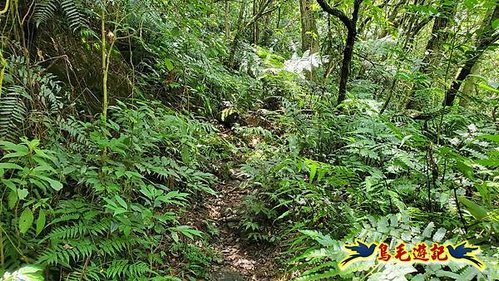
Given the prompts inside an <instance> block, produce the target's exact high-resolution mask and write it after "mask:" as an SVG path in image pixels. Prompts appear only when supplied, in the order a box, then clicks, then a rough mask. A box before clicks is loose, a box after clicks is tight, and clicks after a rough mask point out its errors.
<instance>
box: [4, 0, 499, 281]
mask: <svg viewBox="0 0 499 281" xmlns="http://www.w3.org/2000/svg"><path fill="white" fill-rule="evenodd" d="M10 2H13V3H17V5H16V6H15V7H14V8H13V9H12V10H9V12H8V13H5V14H0V17H1V18H0V19H1V23H2V28H3V29H4V30H5V32H4V33H2V35H0V38H1V41H0V42H1V45H0V67H1V68H0V70H1V73H2V75H1V76H0V82H1V83H0V86H1V87H0V91H1V92H0V93H1V96H0V137H1V141H0V152H1V155H2V158H1V161H0V175H1V184H0V185H1V189H0V193H1V194H2V196H1V200H0V202H1V204H0V215H1V216H0V275H4V277H3V278H2V280H18V279H15V278H16V277H15V276H14V277H13V275H12V272H15V271H16V270H18V269H20V270H19V271H16V273H15V274H24V275H25V276H28V277H29V278H32V279H31V280H42V279H43V278H45V279H46V280H199V279H202V278H206V277H207V276H208V272H209V270H210V267H211V266H212V265H213V264H214V263H216V262H217V260H218V259H219V257H218V255H219V253H216V252H215V251H214V249H213V246H212V245H211V242H212V238H213V236H215V235H216V233H217V231H216V230H213V227H212V226H210V222H208V221H202V225H199V223H198V222H199V218H192V217H191V216H192V215H193V214H192V210H191V208H192V207H193V206H194V205H195V204H198V203H200V202H203V200H205V198H206V197H207V196H212V195H214V194H215V190H214V187H215V185H216V184H217V182H219V181H223V180H224V179H225V178H227V177H228V173H229V170H230V169H240V171H241V173H242V174H243V175H244V176H245V180H244V182H243V183H242V186H243V187H244V188H246V189H248V190H249V195H248V196H247V197H246V198H245V202H244V204H243V206H241V212H242V218H243V219H242V220H241V221H240V222H238V226H237V229H236V230H235V231H238V233H239V235H240V236H241V237H242V238H243V239H244V240H246V241H250V242H251V243H255V244H256V245H259V246H261V247H262V248H263V249H264V248H265V247H267V246H268V245H269V244H272V245H279V246H280V248H282V249H284V250H283V252H282V253H280V255H281V257H282V259H281V260H280V261H279V262H281V263H282V267H281V268H282V272H281V273H282V275H283V276H285V277H283V278H289V279H295V280H351V279H356V280H357V279H359V278H361V277H366V279H369V280H407V279H408V280H452V279H458V280H476V279H478V280H496V279H498V278H499V265H498V260H499V252H498V247H499V241H498V238H497V237H498V235H497V233H498V231H499V213H498V204H499V202H498V191H499V190H498V183H497V181H498V177H499V174H498V171H499V170H498V169H499V159H498V156H499V154H498V152H497V147H498V145H499V134H498V132H497V123H496V122H495V114H496V109H497V102H496V95H497V94H498V90H497V89H495V88H494V87H493V86H494V85H493V84H494V83H493V82H494V81H493V77H494V75H496V74H497V69H494V67H493V66H494V65H495V66H497V61H494V59H491V61H492V62H489V63H488V64H489V65H487V66H486V67H484V68H487V69H486V71H483V72H484V74H483V75H482V76H481V77H478V75H476V77H474V78H475V79H477V81H479V82H477V83H476V84H477V85H479V87H476V89H475V90H476V93H477V94H476V96H475V97H473V98H469V99H465V98H464V97H463V98H462V102H461V103H462V104H463V105H457V104H456V105H454V106H450V107H449V106H445V107H441V106H440V100H441V99H442V98H443V96H444V93H443V90H442V86H441V85H440V84H444V87H445V86H447V84H449V83H450V81H445V82H444V81H442V78H441V76H442V75H443V76H445V77H448V76H452V75H450V74H449V73H451V72H452V71H450V70H449V69H451V68H452V69H457V68H458V67H457V66H456V65H455V64H452V63H453V62H454V61H459V58H461V57H463V56H465V55H466V54H467V51H469V50H468V49H472V48H473V46H471V45H470V44H469V42H468V41H466V42H455V41H452V42H450V43H449V44H450V45H451V43H452V44H458V43H462V46H460V47H459V48H456V49H455V50H454V49H452V50H451V51H449V52H450V54H451V55H450V57H451V59H449V63H448V64H447V65H445V66H443V65H441V64H437V63H435V65H434V68H435V70H434V73H433V75H428V73H422V72H423V71H422V70H420V69H419V68H418V67H419V66H420V65H421V60H420V59H419V56H420V53H421V52H418V50H413V51H414V52H412V53H410V52H408V51H407V49H404V48H405V47H406V46H407V42H406V41H405V40H409V39H407V38H411V35H410V34H405V33H401V34H398V33H397V32H396V30H390V32H391V33H393V34H392V36H388V34H385V35H386V36H383V37H380V38H377V37H375V36H373V37H369V36H368V35H369V34H367V32H366V34H362V35H363V36H361V37H362V39H361V40H360V42H358V44H357V46H356V51H357V52H358V54H359V56H358V58H356V59H355V60H354V62H353V64H352V79H351V83H350V84H351V85H350V89H349V92H348V95H347V98H346V99H345V100H344V101H342V102H341V103H340V104H339V105H337V104H336V101H337V94H336V93H337V88H336V86H335V85H336V84H335V80H334V79H331V77H329V75H333V76H334V75H335V73H336V72H339V70H338V69H336V68H335V67H334V66H333V63H330V62H327V63H324V62H322V61H320V60H319V59H318V58H317V57H314V56H313V55H310V54H308V56H307V53H306V52H305V54H304V55H303V56H302V57H300V56H298V55H297V52H296V51H295V50H294V49H293V48H294V47H293V46H292V44H291V43H292V42H294V41H296V37H299V27H296V26H294V25H293V21H294V17H296V14H295V12H293V11H294V5H295V4H296V3H288V2H285V1H275V2H276V3H278V4H277V6H276V7H278V8H279V21H278V22H277V27H276V28H275V29H271V28H270V27H267V28H263V27H262V29H264V30H265V31H262V33H263V35H262V39H261V42H260V44H257V45H258V46H257V45H255V44H250V41H251V32H250V28H249V27H250V26H251V25H252V24H253V23H252V22H251V21H250V22H242V23H241V22H239V21H241V19H240V17H241V16H240V13H236V12H234V11H232V12H231V13H227V12H226V14H225V17H220V16H218V15H219V14H220V9H221V6H223V4H222V3H212V2H210V1H202V0H196V1H182V5H178V3H175V1H162V2H159V1H136V2H133V1H132V2H128V1H109V2H108V1H102V2H98V3H97V2H95V3H94V2H91V3H90V2H88V1H34V2H32V4H33V5H34V10H33V11H32V10H31V8H30V9H28V7H29V5H27V4H26V3H24V2H23V3H21V1H10ZM28 2H29V1H28ZM184 2H185V3H184ZM269 2H272V1H269ZM371 2H373V3H374V2H375V1H370V4H373V3H371ZM464 2H467V1H464ZM468 2H469V1H468ZM475 2H476V3H475V4H476V5H479V4H480V3H481V2H480V1H475ZM482 2H483V1H482ZM485 2H487V1H485ZM7 3H9V2H7ZM245 3H246V1H242V2H241V5H242V7H241V8H244V5H245ZM477 3H478V4H477ZM487 3H488V2H487ZM489 4H490V3H489ZM466 5H468V4H466V3H464V4H463V7H468V6H466ZM480 5H482V6H480V7H481V9H482V10H484V9H485V8H483V7H488V6H486V5H487V4H480ZM235 6H236V4H233V8H234V9H236V8H235ZM237 6H239V5H237ZM416 6H417V5H415V6H414V7H412V6H411V7H412V8H413V9H415V10H414V11H413V12H414V14H415V15H421V14H422V15H425V13H429V12H428V11H427V10H425V9H423V8H424V7H426V6H424V5H421V7H419V9H420V10H417V9H416V8H417V7H416ZM423 6H424V7H423ZM426 8H428V7H426ZM472 8H473V6H470V7H468V8H466V9H467V10H465V12H463V13H471V11H472V10H473V9H472ZM14 9H16V11H17V12H12V11H13V10H14ZM264 9H265V8H264ZM276 9H277V8H276ZM428 9H429V8H428ZM482 10H480V11H482ZM373 11H375V12H372V11H370V12H369V13H371V14H368V12H366V14H367V15H369V16H370V17H371V18H374V19H377V16H379V15H378V14H377V13H381V12H380V11H379V9H373ZM376 11H377V12H376ZM281 12H282V13H283V15H282V19H281ZM20 14H26V15H27V17H28V18H29V21H30V22H29V24H27V23H24V22H21V21H20V20H19V19H20ZM284 14H286V15H284ZM475 16H476V17H478V15H475ZM249 19H250V20H251V17H249ZM261 20H262V21H263V20H269V19H266V18H263V19H261ZM281 20H282V21H283V23H281V22H280V21H281ZM377 20H379V19H377ZM269 21H270V22H272V19H270V20H269ZM321 21H324V22H327V23H328V24H329V25H328V28H329V30H330V31H328V32H331V30H332V29H334V27H331V19H329V18H328V19H327V20H326V19H321ZM230 22H233V23H234V26H231V25H230V24H228V23H230ZM375 23H379V22H375ZM280 24H281V25H280ZM469 24H470V23H469V22H465V23H463V25H464V26H466V27H467V25H469ZM269 26H270V24H269ZM382 26H384V25H382ZM495 28H497V26H496V27H495ZM376 31H377V29H376ZM231 32H232V33H233V34H232V35H231ZM324 32H326V31H324ZM373 32H374V31H373ZM427 32H428V31H427ZM30 34H31V35H30ZM101 35H102V36H103V37H101ZM452 35H453V37H452V40H458V39H459V38H461V37H460V36H459V35H460V34H459V32H457V31H456V33H455V34H452ZM456 38H457V39H456ZM463 38H464V37H463ZM231 39H232V40H231ZM419 40H421V39H419ZM449 40H451V39H449ZM323 41H324V42H322V43H321V44H323V49H324V50H323V52H327V54H328V56H331V57H333V56H335V55H338V54H336V52H337V50H336V49H338V48H339V47H342V45H343V43H342V42H341V40H335V39H334V38H332V37H327V38H325V39H324V40H323ZM104 42H106V43H104ZM290 46H291V47H290ZM446 48H450V47H449V46H446ZM415 49H417V48H415ZM449 50H450V49H449ZM453 52H456V53H453ZM302 53H303V52H302ZM409 53H410V54H409ZM360 54H362V55H360ZM445 54H446V55H449V53H448V52H446V53H445ZM101 55H102V56H101ZM493 55H495V56H496V55H497V53H495V54H493ZM102 58H104V60H102ZM367 58H369V59H367ZM106 59H107V64H108V69H107V70H106V63H105V62H106ZM315 60H317V61H315ZM310 61H315V62H312V64H314V65H315V67H314V70H313V71H308V70H310V68H309V67H310ZM484 64H485V63H484ZM102 66H104V67H103V70H102V68H101V67H102ZM444 70H445V71H446V73H445V74H441V72H444ZM101 71H103V72H101ZM331 73H333V74H331ZM309 75H314V76H315V79H309V77H308V76H309ZM103 76H106V79H102V77H103ZM445 77H444V78H445ZM491 77H492V78H491ZM445 79H447V78H445ZM445 79H443V80H445ZM103 81H106V82H105V83H104V82H103ZM496 82H497V81H496ZM104 89H105V90H104ZM105 91H109V97H110V98H109V102H110V104H111V105H110V106H109V108H107V107H106V106H103V105H102V104H103V103H104V100H105V99H106V98H105V97H103V92H105ZM408 93H411V95H412V93H414V95H412V96H410V95H409V94H408ZM408 102H410V103H411V104H412V105H416V106H412V108H410V109H409V110H406V109H405V107H406V104H407V103H408ZM105 104H107V100H105ZM355 238H359V239H362V240H364V241H368V242H381V241H384V242H386V243H388V244H390V246H391V247H392V248H393V247H394V246H395V244H397V243H398V242H399V241H405V242H406V243H409V244H410V243H417V242H427V243H429V244H431V242H441V243H458V242H460V241H464V240H467V241H469V242H470V243H472V244H473V245H478V246H480V247H481V252H480V255H479V257H480V258H481V259H482V260H483V261H485V263H486V268H485V270H484V271H479V270H478V269H476V268H475V267H473V266H471V265H463V264H459V263H455V262H449V263H448V264H444V265H441V264H430V265H420V264H402V265H401V264H394V263H388V264H381V263H378V262H375V261H373V260H371V261H363V262H360V263H357V264H354V265H352V266H350V267H348V268H347V269H345V270H340V269H339V267H338V262H340V261H341V260H342V259H343V258H344V257H345V252H344V251H343V250H342V246H343V245H344V244H345V243H350V242H353V241H354V239H355ZM37 278H38V279H37Z"/></svg>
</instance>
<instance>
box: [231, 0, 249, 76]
mask: <svg viewBox="0 0 499 281" xmlns="http://www.w3.org/2000/svg"><path fill="white" fill-rule="evenodd" d="M245 9H246V0H243V1H241V7H240V9H239V16H238V18H237V30H236V34H235V35H234V41H232V47H231V48H230V54H229V66H230V67H231V68H234V66H235V62H236V52H237V47H238V44H239V39H240V37H241V32H242V27H243V20H244V10H245Z"/></svg>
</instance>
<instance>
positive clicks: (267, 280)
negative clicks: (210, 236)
mask: <svg viewBox="0 0 499 281" xmlns="http://www.w3.org/2000/svg"><path fill="white" fill-rule="evenodd" d="M230 176H231V178H230V179H228V180H226V181H222V182H220V183H219V184H218V185H217V187H216V188H217V190H216V191H217V194H216V195H215V196H211V197H210V198H208V199H207V200H206V202H205V205H204V208H205V212H206V213H205V214H206V215H207V219H208V220H210V221H212V222H214V223H215V225H216V226H217V227H218V229H219V231H220V232H219V235H218V236H217V237H216V238H215V242H214V246H215V249H216V251H217V252H218V254H220V256H221V258H222V261H221V263H220V264H216V265H213V266H212V269H211V273H210V277H209V278H208V281H250V280H251V281H253V280H258V281H273V280H281V279H278V278H277V277H276V275H277V271H278V269H279V268H278V266H277V264H276V262H275V258H276V257H277V255H278V254H277V253H278V251H275V249H272V247H271V246H268V245H258V244H256V243H250V242H248V241H245V239H244V238H242V237H240V235H239V222H240V221H241V220H242V217H241V215H242V207H243V203H244V197H245V196H246V195H247V194H248V193H249V190H248V189H245V188H244V185H243V184H242V183H243V181H244V179H242V178H241V177H240V176H239V173H238V171H234V170H232V171H231V175H230Z"/></svg>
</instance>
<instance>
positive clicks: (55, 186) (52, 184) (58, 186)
mask: <svg viewBox="0 0 499 281" xmlns="http://www.w3.org/2000/svg"><path fill="white" fill-rule="evenodd" d="M35 177H37V178H39V179H42V180H44V181H46V182H48V183H49V184H50V187H52V188H53V189H54V190H55V191H59V190H61V189H62V183H61V182H60V181H56V180H53V179H51V178H49V177H46V176H42V175H35Z"/></svg>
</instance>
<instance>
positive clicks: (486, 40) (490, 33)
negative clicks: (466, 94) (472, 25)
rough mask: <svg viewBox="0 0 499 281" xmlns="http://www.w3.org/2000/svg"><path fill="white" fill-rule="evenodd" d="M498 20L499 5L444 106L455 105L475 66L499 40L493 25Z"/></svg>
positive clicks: (451, 88) (483, 28) (481, 28)
mask: <svg viewBox="0 0 499 281" xmlns="http://www.w3.org/2000/svg"><path fill="white" fill-rule="evenodd" d="M497 19H499V4H496V6H495V8H494V11H493V12H492V14H491V15H490V16H489V17H488V18H487V19H485V20H484V21H483V24H482V26H481V27H480V32H479V34H480V35H479V37H478V39H477V41H478V42H477V46H476V48H475V49H474V50H472V51H469V52H468V53H467V56H466V57H467V59H466V61H465V62H464V65H463V68H461V70H460V71H459V74H458V75H457V77H456V79H455V80H454V81H453V82H452V84H451V85H450V87H449V89H448V90H447V92H446V93H445V98H444V101H443V106H452V105H453V104H454V100H455V99H456V96H457V93H458V92H459V88H461V85H462V84H463V81H464V80H465V79H466V77H468V75H470V73H471V71H472V69H473V66H475V64H476V63H477V61H478V60H479V59H480V57H481V56H482V55H483V53H484V52H485V50H487V48H488V47H489V46H490V45H492V44H493V43H495V42H496V41H497V40H498V39H499V33H497V32H496V33H494V29H493V28H492V23H493V22H494V21H495V20H497Z"/></svg>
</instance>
